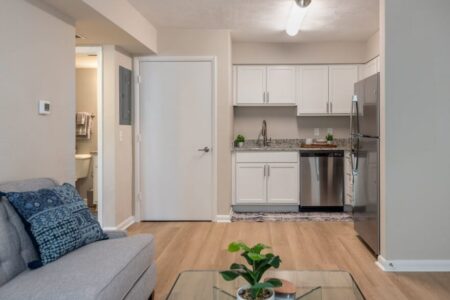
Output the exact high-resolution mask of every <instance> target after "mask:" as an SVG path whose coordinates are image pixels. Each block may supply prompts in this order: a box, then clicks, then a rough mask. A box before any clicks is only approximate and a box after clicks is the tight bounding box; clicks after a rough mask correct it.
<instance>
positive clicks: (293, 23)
mask: <svg viewBox="0 0 450 300" xmlns="http://www.w3.org/2000/svg"><path fill="white" fill-rule="evenodd" d="M308 4H309V3H308ZM309 7H310V5H308V6H303V7H302V6H300V5H298V4H297V3H296V1H294V3H292V7H291V12H290V14H289V19H288V22H287V25H286V33H287V34H288V35H289V36H296V35H297V34H298V32H299V31H300V27H301V26H302V23H303V20H304V19H305V17H306V14H307V13H308V10H309Z"/></svg>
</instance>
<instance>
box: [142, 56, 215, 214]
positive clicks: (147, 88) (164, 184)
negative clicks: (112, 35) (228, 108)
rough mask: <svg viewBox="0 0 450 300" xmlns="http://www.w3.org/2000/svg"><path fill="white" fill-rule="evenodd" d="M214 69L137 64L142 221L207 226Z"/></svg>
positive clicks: (199, 64) (203, 64)
mask: <svg viewBox="0 0 450 300" xmlns="http://www.w3.org/2000/svg"><path fill="white" fill-rule="evenodd" d="M213 67H214V66H213V62H212V61H141V62H140V64H139V75H140V76H141V83H140V85H139V106H140V115H139V118H140V134H141V143H140V166H139V168H140V191H141V199H142V200H141V218H142V219H143V220H212V207H213V203H212V202H213V199H214V197H213V155H212V153H211V152H212V151H213V150H214V149H212V146H213V82H214V81H213V80H214V77H213V76H214V73H213V70H214V69H213ZM204 148H205V149H206V150H208V149H210V150H209V151H203V150H200V149H204Z"/></svg>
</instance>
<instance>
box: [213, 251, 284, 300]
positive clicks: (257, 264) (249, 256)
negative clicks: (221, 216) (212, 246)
mask: <svg viewBox="0 0 450 300" xmlns="http://www.w3.org/2000/svg"><path fill="white" fill-rule="evenodd" d="M266 249H270V247H269V246H266V245H263V244H256V245H255V246H253V247H249V246H247V245H246V244H245V243H242V242H232V243H231V244H230V245H229V246H228V252H232V253H233V252H238V251H241V252H242V253H241V256H242V257H244V258H245V260H246V261H247V263H248V265H249V266H246V265H244V264H239V263H233V264H231V266H230V270H227V271H222V272H220V274H221V275H222V277H223V279H225V280H227V281H232V280H234V279H236V278H238V277H239V276H241V277H242V278H244V279H245V280H246V281H247V282H248V283H249V285H250V286H249V288H248V289H247V291H248V292H249V293H250V296H251V298H250V299H253V300H257V299H264V298H263V295H264V294H265V292H266V290H267V289H268V288H276V287H280V286H281V285H282V283H281V281H280V280H279V279H276V278H270V279H267V280H266V281H264V282H261V279H262V277H263V275H264V273H265V272H266V271H267V270H269V269H270V268H275V269H278V268H279V267H280V263H281V259H280V257H279V256H278V255H277V256H275V255H274V254H273V253H266V254H263V253H262V252H263V250H266Z"/></svg>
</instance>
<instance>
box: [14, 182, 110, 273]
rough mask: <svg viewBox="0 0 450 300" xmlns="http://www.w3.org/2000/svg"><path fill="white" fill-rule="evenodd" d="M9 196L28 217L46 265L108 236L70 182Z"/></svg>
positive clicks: (29, 225)
mask: <svg viewBox="0 0 450 300" xmlns="http://www.w3.org/2000/svg"><path fill="white" fill-rule="evenodd" d="M6 197H7V198H8V200H9V202H11V204H12V205H13V206H14V207H15V208H16V210H17V212H18V213H19V214H20V215H21V217H22V219H23V220H24V222H25V228H27V229H28V231H29V233H30V234H31V236H32V239H34V242H35V244H36V246H37V247H38V250H39V254H40V259H41V262H42V264H44V265H45V264H48V263H50V262H52V261H55V260H56V259H58V258H60V257H61V256H63V255H65V254H67V253H69V252H71V251H73V250H75V249H77V248H79V247H82V246H84V245H86V244H89V243H92V242H95V241H98V240H101V239H105V238H107V236H106V235H105V234H104V233H103V231H102V229H101V227H100V224H99V223H98V222H97V221H96V220H95V219H94V218H93V217H92V216H91V214H90V212H89V209H88V207H87V206H86V204H85V203H84V200H83V199H82V198H81V197H80V196H79V194H78V192H77V191H76V189H75V187H73V186H72V185H70V184H67V183H66V184H63V185H62V186H56V187H52V188H48V189H41V190H38V191H29V192H10V193H6ZM39 265H40V264H33V265H32V266H39Z"/></svg>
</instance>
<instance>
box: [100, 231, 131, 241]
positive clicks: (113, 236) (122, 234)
mask: <svg viewBox="0 0 450 300" xmlns="http://www.w3.org/2000/svg"><path fill="white" fill-rule="evenodd" d="M104 232H105V233H106V235H107V236H108V237H109V238H110V239H120V238H124V237H127V236H128V233H127V232H126V231H124V230H105V231H104Z"/></svg>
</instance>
